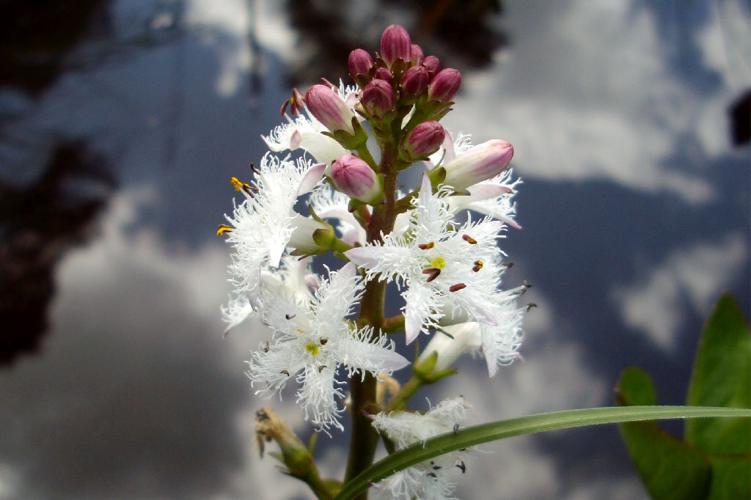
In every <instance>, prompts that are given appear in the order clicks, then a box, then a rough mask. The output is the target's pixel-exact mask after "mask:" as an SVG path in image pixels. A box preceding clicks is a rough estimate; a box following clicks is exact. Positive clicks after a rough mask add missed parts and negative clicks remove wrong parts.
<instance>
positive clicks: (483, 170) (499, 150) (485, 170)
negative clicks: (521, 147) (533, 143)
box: [443, 139, 514, 190]
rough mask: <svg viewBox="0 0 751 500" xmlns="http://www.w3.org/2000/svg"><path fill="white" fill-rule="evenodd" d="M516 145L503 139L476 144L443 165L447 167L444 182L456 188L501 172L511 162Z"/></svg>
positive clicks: (463, 187)
mask: <svg viewBox="0 0 751 500" xmlns="http://www.w3.org/2000/svg"><path fill="white" fill-rule="evenodd" d="M513 156H514V147H513V146H512V145H511V143H509V142H506V141H504V140H501V139H493V140H490V141H487V142H483V143H482V144H478V145H477V146H474V147H472V148H470V149H468V150H467V151H465V152H464V153H462V154H460V155H459V156H457V157H456V158H454V159H453V160H451V161H449V162H447V163H446V164H445V165H443V168H445V169H446V178H445V179H444V181H443V182H444V183H445V184H447V185H449V186H453V187H454V188H456V189H460V190H462V189H465V188H467V187H469V186H471V185H473V184H477V183H478V182H481V181H484V180H486V179H490V178H491V177H495V176H496V175H498V174H500V173H501V172H502V171H503V170H504V169H505V168H506V167H508V165H509V163H510V162H511V158H512V157H513Z"/></svg>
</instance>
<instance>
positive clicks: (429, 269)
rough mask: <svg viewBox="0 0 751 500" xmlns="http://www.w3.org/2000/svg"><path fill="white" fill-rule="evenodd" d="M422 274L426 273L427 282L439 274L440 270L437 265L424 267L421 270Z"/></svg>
mask: <svg viewBox="0 0 751 500" xmlns="http://www.w3.org/2000/svg"><path fill="white" fill-rule="evenodd" d="M422 274H427V275H428V283H430V282H431V281H433V280H434V279H436V278H437V277H438V275H439V274H441V270H440V269H438V268H437V267H426V268H425V269H423V270H422Z"/></svg>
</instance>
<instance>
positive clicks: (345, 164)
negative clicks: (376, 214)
mask: <svg viewBox="0 0 751 500" xmlns="http://www.w3.org/2000/svg"><path fill="white" fill-rule="evenodd" d="M331 179H332V180H333V181H334V185H335V186H336V188H337V189H338V190H339V191H341V192H343V193H345V194H347V195H349V196H351V197H352V198H355V199H357V200H360V201H362V202H365V203H373V202H375V201H376V200H378V199H379V198H380V197H381V195H382V194H383V188H382V186H381V182H380V180H379V179H378V176H377V175H376V173H375V172H373V169H372V168H370V165H368V164H367V163H365V162H364V161H363V160H361V159H360V158H358V157H357V156H355V155H352V154H346V155H344V156H342V157H341V158H339V159H338V160H336V161H335V162H334V164H333V165H332V166H331Z"/></svg>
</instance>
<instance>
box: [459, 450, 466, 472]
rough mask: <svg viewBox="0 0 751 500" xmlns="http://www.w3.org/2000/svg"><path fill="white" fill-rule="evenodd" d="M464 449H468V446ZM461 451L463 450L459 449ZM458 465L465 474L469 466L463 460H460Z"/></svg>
mask: <svg viewBox="0 0 751 500" xmlns="http://www.w3.org/2000/svg"><path fill="white" fill-rule="evenodd" d="M464 449H465V450H466V448H464ZM459 451H463V450H459ZM456 466H457V467H459V470H460V471H462V474H464V473H465V472H467V466H466V464H465V463H464V462H463V461H461V460H460V461H459V463H458V464H456Z"/></svg>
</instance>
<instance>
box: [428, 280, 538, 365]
mask: <svg viewBox="0 0 751 500" xmlns="http://www.w3.org/2000/svg"><path fill="white" fill-rule="evenodd" d="M523 290H524V287H519V288H516V289H513V290H507V291H501V290H498V291H496V293H495V294H494V296H495V299H494V305H493V309H492V315H493V318H494V319H495V323H487V322H478V321H462V315H461V314H457V315H456V316H455V317H448V318H444V322H445V323H449V324H445V325H441V327H440V331H439V332H436V333H435V334H434V335H433V338H431V340H430V342H429V343H428V345H427V346H426V347H425V350H423V351H422V353H421V354H420V357H419V358H418V363H419V362H420V361H422V360H425V359H427V357H428V356H430V355H431V354H432V353H436V354H437V355H438V359H437V361H436V365H435V367H434V369H435V370H436V371H441V370H445V369H447V368H450V367H451V366H452V365H453V364H454V362H455V361H456V360H457V359H458V358H459V356H461V355H462V354H464V353H472V354H474V353H475V352H478V351H481V352H482V355H483V357H484V358H485V362H486V364H487V367H488V375H489V376H490V377H493V376H494V375H495V374H496V373H497V371H498V366H506V365H509V364H511V363H513V362H514V360H516V359H517V358H519V353H518V350H519V347H520V346H521V343H522V336H523V330H522V323H523V320H524V312H525V308H524V307H519V306H518V304H517V297H518V296H519V294H520V293H521V292H522V291H523ZM463 319H468V318H466V316H464V318H463ZM456 321H459V322H456Z"/></svg>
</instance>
